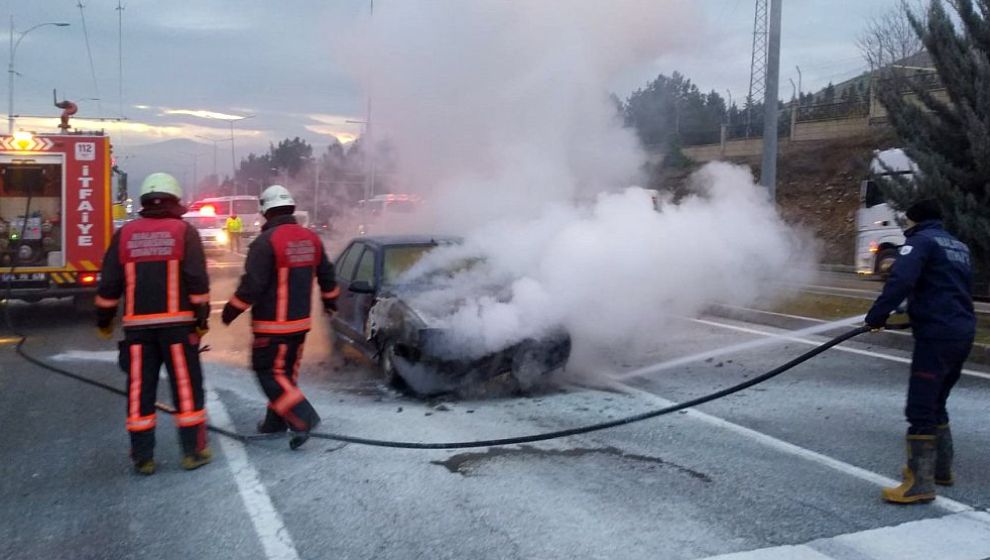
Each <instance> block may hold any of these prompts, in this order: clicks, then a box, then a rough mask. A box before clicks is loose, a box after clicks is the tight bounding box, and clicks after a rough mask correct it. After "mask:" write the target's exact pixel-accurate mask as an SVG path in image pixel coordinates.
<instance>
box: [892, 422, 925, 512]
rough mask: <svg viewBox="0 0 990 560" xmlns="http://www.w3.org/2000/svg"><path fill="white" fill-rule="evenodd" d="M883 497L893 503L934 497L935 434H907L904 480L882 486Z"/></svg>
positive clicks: (918, 501)
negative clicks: (887, 486)
mask: <svg viewBox="0 0 990 560" xmlns="http://www.w3.org/2000/svg"><path fill="white" fill-rule="evenodd" d="M883 499H884V500H887V501H888V502H890V503H894V504H916V503H923V502H930V501H932V500H934V499H935V436H924V435H911V434H909V435H908V436H907V465H905V467H904V481H903V482H901V485H900V486H897V487H895V488H884V489H883Z"/></svg>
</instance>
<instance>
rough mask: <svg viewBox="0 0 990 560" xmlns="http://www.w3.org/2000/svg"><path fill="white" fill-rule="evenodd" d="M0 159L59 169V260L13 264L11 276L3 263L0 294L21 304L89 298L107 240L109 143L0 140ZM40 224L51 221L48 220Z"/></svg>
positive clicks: (73, 138) (55, 137) (96, 139)
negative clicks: (55, 298)
mask: <svg viewBox="0 0 990 560" xmlns="http://www.w3.org/2000/svg"><path fill="white" fill-rule="evenodd" d="M25 142H27V144H25ZM0 159H3V160H4V161H7V162H8V164H9V162H14V165H16V163H17V162H29V164H39V165H45V166H54V165H57V166H59V167H60V168H61V174H60V175H61V192H60V195H61V196H60V198H61V204H60V205H59V206H60V210H61V211H60V214H59V215H58V217H57V218H58V219H57V222H60V223H58V228H59V230H60V235H59V236H58V237H60V239H59V241H60V243H59V245H58V249H60V251H61V256H60V258H59V255H58V253H55V252H52V253H51V254H50V255H48V259H47V261H46V262H37V260H36V261H35V262H32V263H30V264H19V265H18V266H17V267H16V269H13V270H12V269H11V267H10V266H9V263H8V264H7V265H3V264H2V263H0V280H3V282H0V290H3V292H4V295H6V294H8V293H9V294H10V295H11V296H12V297H14V298H19V299H27V300H37V299H41V298H46V297H68V296H84V295H87V294H92V293H95V289H96V283H97V282H96V279H97V273H98V271H99V270H100V265H101V263H102V260H103V254H104V252H105V251H106V248H107V246H108V245H109V244H110V237H111V235H112V234H113V219H112V216H111V203H112V194H111V192H110V191H111V176H110V174H111V164H110V139H109V137H107V136H103V135H100V134H98V133H97V134H93V135H85V134H79V135H77V134H64V135H63V134H52V135H36V136H33V137H32V139H31V140H29V141H24V140H20V141H19V140H18V139H16V138H14V137H11V136H0ZM40 202H41V200H40V199H39V200H37V202H36V204H37V206H34V205H33V206H32V210H31V211H32V214H33V213H34V212H35V211H37V210H40V207H41V204H40ZM26 204H27V203H26V201H25V206H26ZM21 212H23V211H21ZM29 219H31V217H26V218H25V221H27V220H29ZM40 219H44V220H45V221H47V222H49V223H50V222H51V221H52V219H51V217H50V216H43V217H41V218H40ZM46 227H50V226H47V225H46ZM8 260H10V259H8ZM12 273H13V274H12Z"/></svg>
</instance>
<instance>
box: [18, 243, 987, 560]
mask: <svg viewBox="0 0 990 560" xmlns="http://www.w3.org/2000/svg"><path fill="white" fill-rule="evenodd" d="M211 272H212V273H213V278H214V284H213V297H214V299H215V300H217V301H218V302H220V301H223V300H224V299H225V297H226V296H227V295H228V294H229V293H230V291H231V290H232V289H233V285H234V282H235V279H236V276H235V275H236V272H237V269H236V266H231V265H224V264H222V263H216V264H215V265H214V266H213V267H211ZM12 315H13V318H14V320H15V322H16V323H17V325H18V326H19V327H20V328H21V329H22V330H24V331H25V332H26V333H27V334H28V335H29V336H30V339H29V341H28V343H27V346H26V348H27V350H28V351H30V352H31V353H33V354H35V355H37V356H39V357H43V358H44V359H46V360H49V361H52V362H53V363H57V364H58V365H59V366H61V367H65V368H69V369H72V370H73V371H77V372H79V373H80V374H83V375H86V376H88V377H91V378H93V379H99V380H101V381H105V382H108V383H111V384H114V385H117V386H122V385H123V376H122V374H121V373H120V372H119V371H117V370H116V366H115V365H114V363H113V361H114V360H115V353H114V345H113V344H112V343H109V342H104V341H101V340H99V339H97V338H96V337H95V335H94V332H93V331H94V329H93V327H92V326H91V318H90V317H87V316H82V315H77V314H75V313H74V312H73V311H72V309H71V306H70V305H68V304H63V303H43V304H41V305H35V306H23V305H14V306H12ZM215 319H218V318H216V317H215ZM215 323H217V324H216V325H214V328H213V331H212V332H211V333H210V335H208V339H207V342H208V343H209V344H210V345H211V346H212V347H213V350H212V351H211V352H209V353H207V354H205V356H206V362H207V378H208V383H209V386H210V394H211V397H212V399H211V400H210V402H209V413H210V417H211V421H212V422H213V423H216V424H221V425H229V426H233V427H236V429H238V430H240V431H243V432H246V433H247V432H250V431H251V429H252V426H253V425H254V423H255V422H256V421H257V420H258V419H259V418H260V416H261V415H262V413H263V410H264V402H263V398H262V396H261V393H260V391H259V390H258V388H257V387H256V385H255V381H254V379H253V377H252V373H251V372H250V371H249V369H248V368H247V358H248V344H249V341H250V335H249V333H248V330H247V325H246V321H245V320H243V319H242V320H240V321H239V322H238V323H235V325H234V326H232V327H230V328H223V327H221V326H220V325H219V324H218V323H219V321H215ZM0 333H2V334H0V426H2V429H0V503H2V504H3V507H2V508H0V558H3V559H7V558H11V559H15V558H16V559H21V558H24V559H27V558H74V559H75V558H79V559H83V558H85V559H90V558H91V559H118V558H119V559H124V558H135V557H145V558H183V559H185V558H191V557H202V558H218V559H219V558H237V559H254V558H258V559H265V558H269V559H270V558H279V559H294V558H305V559H310V558H314V559H315V558H347V559H350V558H355V559H358V558H361V559H364V558H367V559H371V558H403V559H404V558H430V559H436V558H477V559H516V558H519V559H522V558H546V559H553V558H568V559H584V558H623V559H639V558H642V559H658V558H659V559H665V558H669V559H698V558H712V557H719V558H723V559H724V560H728V559H730V558H731V559H735V560H743V559H747V560H763V559H771V558H788V559H792V558H793V559H805V558H807V559H814V560H822V559H827V558H836V559H857V560H862V559H871V558H897V559H904V558H940V559H958V560H983V559H986V558H990V515H988V514H987V513H986V512H985V510H986V509H987V508H988V507H990V485H988V484H987V482H988V479H987V475H986V465H987V464H990V446H988V445H987V443H988V442H990V426H988V425H987V423H986V421H985V419H986V417H987V405H986V403H987V399H988V396H990V375H987V374H986V373H981V372H979V371H975V369H974V371H973V372H972V374H971V375H967V376H966V377H965V378H964V379H963V381H962V382H961V383H960V385H959V387H958V388H957V390H956V392H955V393H954V395H953V398H952V401H951V405H952V412H953V425H954V430H955V434H956V440H957V443H956V447H957V455H958V466H957V477H958V479H959V482H958V484H957V485H956V486H955V487H953V488H951V489H947V490H945V491H943V492H942V494H941V495H942V496H944V498H940V499H939V500H938V501H936V502H935V503H933V504H929V505H923V506H916V507H894V506H889V505H886V504H883V503H882V502H881V501H880V500H879V488H880V486H881V485H882V484H883V483H884V480H885V479H886V478H891V477H896V476H898V474H899V469H900V466H901V464H902V462H903V449H902V438H903V431H904V428H905V424H904V422H903V419H902V417H901V409H902V407H903V398H904V392H905V384H906V380H907V371H906V366H905V364H904V363H903V360H904V359H905V357H906V356H905V355H904V354H903V353H900V352H897V351H890V350H885V349H880V348H871V347H870V346H868V344H869V340H868V339H867V338H863V339H862V340H860V341H858V342H856V343H851V344H848V345H846V346H845V347H846V348H848V349H851V350H854V351H855V352H850V351H840V350H833V351H830V352H829V353H826V354H825V355H823V356H820V357H819V358H816V359H815V360H814V361H812V362H809V363H807V364H804V365H802V366H799V367H798V368H796V369H794V370H793V371H792V372H790V373H788V374H785V375H784V376H782V377H779V378H777V379H775V380H773V381H771V382H769V383H766V384H764V385H762V386H759V387H756V388H753V389H751V390H748V391H745V392H743V393H740V394H738V395H735V396H732V397H729V398H726V399H724V400H721V401H717V402H714V403H711V404H708V405H705V406H703V407H700V408H699V409H697V410H692V411H688V412H684V413H680V414H675V415H672V416H667V417H663V418H659V419H655V420H651V421H647V422H642V423H638V424H634V425H630V426H625V427H622V428H617V429H613V430H608V431H604V432H598V433H595V434H591V435H587V436H581V437H576V438H569V439H564V440H558V441H551V442H547V443H540V444H534V445H532V446H514V447H507V448H498V449H474V450H466V451H409V450H392V449H377V448H369V447H362V446H357V445H342V444H338V443H335V442H331V441H324V440H312V441H311V442H310V443H307V444H306V446H305V447H303V448H302V449H301V450H299V451H296V452H292V451H290V450H289V449H288V446H287V443H286V441H285V440H284V439H274V440H266V441H261V442H256V443H252V444H247V445H242V444H240V443H237V442H234V441H231V440H224V439H221V438H219V437H217V436H215V435H214V436H212V442H211V443H212V446H213V448H214V450H215V451H216V452H217V458H216V460H215V461H214V462H213V463H212V464H210V465H208V466H206V467H204V468H202V469H199V470H197V471H194V472H185V471H182V470H181V469H180V468H179V466H178V459H179V454H178V443H177V441H176V437H175V433H174V430H173V429H172V428H171V422H170V421H168V419H167V418H164V417H163V418H160V421H159V426H158V439H159V442H158V448H157V458H158V460H159V461H160V470H159V472H158V473H157V474H155V475H154V476H152V477H147V478H145V477H138V476H135V475H133V474H131V472H130V463H129V460H128V458H127V443H126V441H127V440H126V433H125V431H124V426H123V423H124V413H125V408H124V407H125V405H124V401H123V400H122V399H121V398H120V397H118V396H116V395H113V394H110V393H107V392H104V391H102V390H100V389H97V388H93V387H89V386H85V385H82V384H80V383H79V382H77V381H73V380H70V379H67V378H64V377H60V376H58V375H55V374H53V373H51V372H49V371H46V370H44V369H40V368H38V367H35V366H33V365H29V364H26V363H25V362H23V361H22V360H20V359H19V357H18V356H17V355H16V354H15V353H14V345H13V340H14V339H13V338H12V337H11V336H10V333H9V331H7V330H6V329H3V330H0ZM779 334H781V333H780V331H777V330H776V329H773V328H770V327H764V326H754V325H748V324H743V323H737V322H732V321H727V320H723V319H711V318H709V319H705V322H697V321H688V320H674V321H672V322H670V323H668V324H667V325H666V326H664V327H662V328H660V330H658V334H657V344H656V345H655V347H654V348H650V349H646V350H645V351H641V352H640V353H639V354H638V357H637V359H635V360H632V359H630V358H628V355H627V354H626V353H624V352H622V351H621V349H616V350H615V351H613V352H611V353H609V354H610V355H611V356H610V355H603V354H601V353H599V354H597V355H595V356H590V357H588V356H586V357H584V358H580V359H579V362H578V363H575V364H572V366H571V367H570V368H569V371H568V372H565V374H564V375H562V376H560V377H559V378H558V380H557V382H556V383H554V384H552V385H548V386H546V387H544V388H542V389H540V390H539V391H536V392H535V393H533V394H531V395H528V396H524V397H516V396H511V395H507V394H504V392H503V391H502V390H501V387H500V386H499V385H498V384H497V383H496V384H493V385H492V386H491V387H488V388H487V390H488V391H489V392H488V393H487V394H484V395H476V396H475V397H473V398H451V399H445V400H442V401H433V402H421V401H417V400H413V399H409V398H406V397H403V396H401V395H398V394H396V393H394V392H391V391H389V390H387V389H385V388H384V387H382V386H381V385H380V383H379V382H378V380H377V378H376V377H375V376H374V374H372V373H369V372H365V371H362V370H360V369H352V370H348V371H343V372H334V371H332V370H331V369H330V367H329V364H328V359H329V349H328V344H327V336H328V334H327V332H326V330H325V329H324V328H320V329H318V330H317V331H315V332H313V333H312V334H311V335H310V339H309V340H310V341H309V343H308V345H307V348H306V360H305V364H304V368H303V372H302V378H303V381H302V384H303V387H304V389H305V391H306V393H307V394H308V396H309V397H310V398H311V400H312V401H313V402H314V404H315V405H316V406H317V408H318V409H319V410H320V411H321V413H322V414H323V417H324V420H325V424H324V426H323V428H324V429H326V430H328V431H339V432H343V433H349V434H356V435H363V436H371V437H381V438H394V439H402V440H416V441H444V440H462V439H472V438H489V437H501V436H511V435H519V434H529V433H533V432H539V431H544V430H553V429H558V428H564V427H571V426H576V425H581V424H586V423H591V422H597V421H601V420H604V419H609V418H616V417H620V416H624V415H627V414H631V413H636V412H641V411H644V410H649V409H653V408H658V407H661V406H664V405H665V404H668V403H669V402H671V401H678V400H683V399H687V398H691V397H694V396H698V395H701V394H704V393H708V392H710V391H712V390H714V389H717V388H721V387H724V386H726V385H729V384H733V383H737V382H739V381H742V380H743V379H746V378H747V377H749V376H753V375H756V374H758V373H760V372H763V371H765V370H767V369H770V368H771V367H773V366H775V365H777V364H779V363H781V362H783V361H785V360H787V359H789V358H790V357H792V356H795V355H797V354H799V353H801V352H803V351H805V350H806V349H808V348H810V347H811V346H810V345H808V344H804V343H800V342H794V341H787V340H781V339H779V338H775V335H779ZM806 338H807V340H809V341H819V340H820V339H818V338H816V337H813V336H812V337H806ZM751 341H754V342H753V345H754V346H753V347H751V348H748V349H739V350H736V351H733V352H730V353H727V354H725V355H722V356H720V357H716V358H712V359H711V360H710V361H705V360H699V361H697V362H694V363H691V364H689V365H687V366H683V367H678V368H672V369H667V370H663V371H660V372H656V373H652V374H648V375H645V376H641V377H630V376H629V375H628V372H630V371H633V370H635V369H637V368H640V367H641V366H645V365H649V364H651V363H659V362H664V361H667V360H670V359H676V358H679V357H683V356H689V355H693V354H696V353H700V352H704V351H709V350H713V349H718V348H722V347H726V346H732V345H737V344H742V343H747V342H751ZM757 345H758V346H757ZM641 350H642V349H641ZM614 356H623V358H621V359H617V358H615V357H614ZM604 370H612V373H611V374H609V375H605V374H603V373H601V372H602V371H604ZM162 400H165V401H167V396H166V395H165V393H164V392H163V393H162ZM781 547H784V548H781ZM734 553H737V554H734ZM720 555H729V556H720Z"/></svg>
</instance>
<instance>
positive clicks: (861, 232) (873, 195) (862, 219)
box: [856, 148, 917, 278]
mask: <svg viewBox="0 0 990 560" xmlns="http://www.w3.org/2000/svg"><path fill="white" fill-rule="evenodd" d="M916 173H917V166H916V165H915V164H914V162H913V161H911V160H910V159H909V158H908V157H907V155H906V154H905V153H904V150H901V149H899V148H894V149H890V150H883V151H880V150H878V151H876V152H875V153H874V156H873V161H872V162H871V163H870V175H869V177H867V178H866V179H864V180H863V182H862V183H861V184H860V205H859V209H858V210H857V211H856V272H857V273H859V274H861V275H864V276H876V277H881V278H882V277H884V276H886V274H887V273H888V272H890V267H891V266H893V265H894V261H895V260H896V259H897V249H898V247H900V246H901V245H903V244H904V231H903V230H902V229H901V225H900V224H901V222H902V221H903V216H901V215H900V213H899V212H897V211H895V210H894V209H893V208H891V206H890V205H889V204H888V203H887V199H886V197H884V194H883V188H882V187H881V185H882V184H883V182H884V181H890V180H892V179H893V177H894V176H900V177H903V178H905V179H907V180H908V181H911V180H913V178H914V175H915V174H916Z"/></svg>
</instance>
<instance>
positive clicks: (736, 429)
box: [626, 386, 973, 513]
mask: <svg viewBox="0 0 990 560" xmlns="http://www.w3.org/2000/svg"><path fill="white" fill-rule="evenodd" d="M626 388H627V389H628V390H629V391H630V392H632V393H634V394H637V395H639V396H641V397H643V398H645V399H647V400H651V401H653V402H655V403H656V404H657V405H659V406H661V407H664V408H666V407H668V406H671V405H673V404H676V403H674V402H673V401H669V400H667V399H665V398H663V397H659V396H657V395H655V394H653V393H650V392H649V391H644V390H643V389H637V388H635V387H629V386H626ZM686 416H688V417H690V418H694V419H697V420H700V421H702V422H705V423H706V424H710V425H712V426H716V427H718V428H721V429H723V430H726V431H730V432H733V433H735V434H738V435H741V436H743V437H745V438H748V439H751V440H753V441H755V442H757V443H760V444H762V445H765V446H767V447H770V448H772V449H774V450H776V451H780V452H782V453H787V454H788V455H793V456H795V457H800V458H802V459H806V460H808V461H811V462H813V463H818V464H819V465H822V466H824V467H828V468H830V469H832V470H835V471H838V472H841V473H843V474H847V475H849V476H852V477H855V478H858V479H860V480H863V481H866V482H869V483H871V484H875V485H877V486H897V485H898V484H900V481H898V480H894V479H892V478H887V477H885V476H883V475H881V474H878V473H875V472H873V471H868V470H866V469H864V468H861V467H857V466H855V465H850V464H849V463H846V462H843V461H840V460H838V459H834V458H832V457H829V456H828V455H823V454H821V453H818V452H817V451H812V450H810V449H806V448H804V447H801V446H799V445H795V444H793V443H788V442H786V441H783V440H780V439H777V438H775V437H773V436H770V435H767V434H764V433H763V432H758V431H756V430H753V429H750V428H747V427H745V426H740V425H739V424H735V423H732V422H729V421H728V420H724V419H722V418H719V417H717V416H712V415H711V414H706V413H704V412H701V411H699V410H696V409H693V408H689V409H687V414H686ZM877 499H878V500H879V499H880V497H879V494H878V495H877ZM933 503H934V504H935V506H937V507H939V508H942V509H944V510H945V511H948V512H951V513H960V512H965V511H972V510H973V508H972V507H971V506H968V505H966V504H964V503H961V502H957V501H955V500H951V499H949V498H942V497H938V498H936V499H935V502H933Z"/></svg>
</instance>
